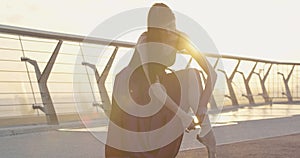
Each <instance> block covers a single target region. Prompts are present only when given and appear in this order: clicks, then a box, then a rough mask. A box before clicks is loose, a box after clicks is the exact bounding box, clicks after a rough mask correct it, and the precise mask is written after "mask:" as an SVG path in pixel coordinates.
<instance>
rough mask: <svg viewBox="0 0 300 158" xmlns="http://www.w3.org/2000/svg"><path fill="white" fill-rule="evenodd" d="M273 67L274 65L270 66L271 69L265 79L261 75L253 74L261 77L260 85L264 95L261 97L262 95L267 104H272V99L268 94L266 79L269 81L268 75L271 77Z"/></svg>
mask: <svg viewBox="0 0 300 158" xmlns="http://www.w3.org/2000/svg"><path fill="white" fill-rule="evenodd" d="M272 65H273V64H271V65H270V67H269V68H268V70H267V73H266V74H265V75H264V77H263V78H261V76H260V74H259V73H257V72H253V73H254V74H256V75H258V77H259V80H260V85H261V88H262V94H261V95H262V97H263V98H264V100H265V103H270V102H271V100H270V97H269V94H268V92H267V89H266V86H265V82H266V79H267V77H268V75H269V73H270V70H271V68H272Z"/></svg>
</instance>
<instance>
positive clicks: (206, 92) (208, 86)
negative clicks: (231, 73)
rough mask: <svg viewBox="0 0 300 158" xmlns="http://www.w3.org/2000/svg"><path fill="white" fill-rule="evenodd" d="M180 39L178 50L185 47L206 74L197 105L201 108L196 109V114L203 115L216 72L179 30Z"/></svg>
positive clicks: (214, 81) (215, 78)
mask: <svg viewBox="0 0 300 158" xmlns="http://www.w3.org/2000/svg"><path fill="white" fill-rule="evenodd" d="M179 34H180V39H179V42H178V46H177V47H178V48H177V49H178V50H183V49H185V50H186V52H187V54H189V55H191V56H192V57H193V58H194V59H195V60H196V62H197V63H198V64H199V66H200V67H201V68H202V69H203V71H204V72H205V73H206V75H207V81H206V83H205V88H204V90H203V93H202V94H201V97H200V101H199V106H201V107H202V108H198V111H197V113H196V114H198V115H203V114H205V113H206V110H207V104H208V102H209V101H210V97H211V95H212V92H213V89H214V86H215V83H216V80H217V73H216V72H215V70H214V68H213V67H212V65H211V64H210V63H209V62H208V60H207V59H206V57H205V56H204V55H203V54H202V53H201V52H200V51H198V49H197V48H196V47H195V46H194V45H193V44H192V42H191V41H190V40H189V38H188V37H187V36H186V35H185V34H183V33H181V32H179Z"/></svg>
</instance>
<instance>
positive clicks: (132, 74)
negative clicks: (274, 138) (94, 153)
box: [105, 3, 215, 158]
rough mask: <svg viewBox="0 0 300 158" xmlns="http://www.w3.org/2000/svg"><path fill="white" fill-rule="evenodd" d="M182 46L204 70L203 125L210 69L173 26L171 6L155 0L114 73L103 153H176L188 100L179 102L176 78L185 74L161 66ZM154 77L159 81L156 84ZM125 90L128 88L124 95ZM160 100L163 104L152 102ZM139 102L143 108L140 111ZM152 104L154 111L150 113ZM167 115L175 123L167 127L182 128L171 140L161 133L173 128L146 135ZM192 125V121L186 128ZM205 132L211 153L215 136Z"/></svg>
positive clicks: (161, 156) (169, 156)
mask: <svg viewBox="0 0 300 158" xmlns="http://www.w3.org/2000/svg"><path fill="white" fill-rule="evenodd" d="M183 49H185V50H187V52H190V53H191V52H192V53H191V54H193V55H192V56H193V57H194V58H195V59H196V60H197V62H198V63H199V65H200V66H201V67H202V69H203V70H204V71H205V72H206V74H207V75H208V78H207V83H206V86H205V89H204V91H203V93H202V94H201V97H200V98H201V99H200V100H199V104H198V105H200V108H198V111H195V113H196V116H197V117H198V118H199V119H200V122H201V123H200V125H201V126H202V122H205V125H206V127H205V128H210V123H209V120H208V119H204V118H207V117H205V116H206V110H207V108H206V107H207V103H208V101H209V98H210V95H211V93H212V89H213V86H214V82H215V73H214V71H213V69H212V68H211V66H210V64H209V63H208V62H207V61H206V59H205V57H203V56H199V53H198V52H196V49H194V48H193V47H192V46H191V44H189V41H188V39H187V38H186V36H184V35H183V34H182V33H180V32H179V31H177V30H176V24H175V16H174V14H173V12H172V11H171V9H170V8H169V7H168V6H166V5H165V4H162V3H157V4H154V5H153V6H152V7H151V9H150V11H149V14H148V30H147V32H144V33H143V34H142V35H141V36H140V38H139V40H138V43H137V46H136V49H135V52H134V54H133V57H132V60H131V61H130V63H129V65H128V66H127V67H126V68H124V69H123V70H122V71H121V72H120V73H119V74H118V75H117V76H116V79H115V84H114V92H113V97H112V98H113V99H112V110H111V115H110V120H111V122H110V124H109V128H108V137H107V144H106V148H105V155H106V157H107V158H113V157H114V158H116V157H118V158H125V157H129V158H132V157H145V158H175V157H176V155H177V153H178V151H179V148H180V144H181V141H182V137H183V133H184V132H183V131H184V129H185V126H184V124H185V123H186V122H184V121H182V120H184V119H185V118H186V120H189V118H188V116H186V112H187V111H188V106H184V107H183V108H179V107H178V106H179V105H180V104H182V102H183V100H185V99H184V98H187V97H182V96H184V95H185V94H184V93H183V92H184V87H182V86H181V84H182V83H181V80H182V79H180V78H185V76H186V75H185V74H184V73H185V72H183V71H181V72H178V73H177V72H176V73H168V74H167V73H166V70H167V69H168V67H169V66H171V65H173V64H174V62H175V58H176V52H177V51H179V50H183ZM178 76H179V78H178ZM180 76H181V77H180ZM127 80H128V85H127V83H126V81H127ZM183 80H184V79H183ZM198 81H199V80H198ZM124 83H125V85H124ZM157 83H159V85H161V86H159V87H158V88H157V87H156V89H155V86H156V85H157ZM153 85H155V86H153ZM120 87H123V88H120ZM153 87H154V88H153ZM123 89H125V91H124V90H123ZM127 91H128V92H129V93H130V94H128V95H127V94H126V92H127ZM151 93H152V95H151ZM165 95H166V96H165ZM132 100H133V101H132ZM155 100H156V101H155ZM151 103H154V104H151ZM160 103H162V106H157V105H159V104H160ZM133 105H134V106H133ZM149 105H151V106H149ZM132 107H133V108H132ZM144 108H145V109H147V110H146V111H143V109H144ZM156 109H158V110H156ZM152 110H154V111H153V113H151V114H149V111H152ZM194 110H195V109H194ZM202 120H203V121H202ZM205 120H208V121H205ZM172 121H173V123H174V124H173V126H172V128H173V129H174V130H175V129H176V130H177V131H181V132H180V133H179V134H178V135H175V136H174V137H173V139H172V141H169V140H170V139H168V141H167V138H165V137H168V135H172V134H173V133H176V132H175V131H172V129H171V130H169V131H162V132H160V133H159V135H156V137H153V136H152V135H151V132H155V131H159V130H160V129H163V127H165V126H168V123H169V122H172ZM195 125H196V124H191V125H190V127H189V129H192V128H193V127H194V126H195ZM132 133H135V134H132ZM140 133H141V135H140ZM148 133H150V134H148ZM208 133H209V136H210V139H208V140H212V142H213V143H208V144H210V146H212V147H210V148H208V149H209V151H210V153H212V154H211V155H214V153H215V150H214V149H215V141H214V136H213V134H212V131H211V130H210V132H208ZM154 138H155V139H154ZM197 138H198V140H201V141H203V140H206V139H203V137H200V136H199V135H198V136H197ZM205 143H206V142H205ZM205 143H204V144H205ZM206 146H209V145H206Z"/></svg>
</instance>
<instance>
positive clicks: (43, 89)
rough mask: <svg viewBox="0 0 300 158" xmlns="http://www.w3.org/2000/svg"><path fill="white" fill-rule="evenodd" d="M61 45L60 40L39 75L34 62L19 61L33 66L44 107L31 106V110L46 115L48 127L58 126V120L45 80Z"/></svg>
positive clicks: (38, 69)
mask: <svg viewBox="0 0 300 158" xmlns="http://www.w3.org/2000/svg"><path fill="white" fill-rule="evenodd" d="M61 45H62V41H61V40H60V41H59V42H58V44H57V45H56V47H55V49H54V51H53V53H52V55H51V57H50V59H49V61H48V62H47V65H46V67H45V69H44V71H43V73H41V71H40V68H39V66H38V64H37V62H36V61H35V60H32V59H29V58H26V57H21V61H25V62H29V63H30V64H32V65H33V67H34V69H35V74H36V77H37V81H38V85H39V90H40V94H41V98H42V102H43V105H44V106H38V105H33V109H40V110H41V111H43V112H44V113H45V115H46V120H47V123H48V124H49V125H57V124H59V122H58V118H57V115H56V112H55V108H54V105H53V102H52V99H51V96H50V92H49V89H48V87H47V80H48V78H49V75H50V73H51V70H52V68H53V65H54V63H55V60H56V57H57V55H58V52H59V50H60V47H61Z"/></svg>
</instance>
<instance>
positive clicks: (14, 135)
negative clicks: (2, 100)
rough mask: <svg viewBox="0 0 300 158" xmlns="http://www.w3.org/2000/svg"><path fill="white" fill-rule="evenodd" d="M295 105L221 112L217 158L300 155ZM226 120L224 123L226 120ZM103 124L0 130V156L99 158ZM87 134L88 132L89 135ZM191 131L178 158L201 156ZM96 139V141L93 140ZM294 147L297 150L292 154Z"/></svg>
mask: <svg viewBox="0 0 300 158" xmlns="http://www.w3.org/2000/svg"><path fill="white" fill-rule="evenodd" d="M299 111H300V107H299V105H298V106H295V105H294V106H292V105H284V106H283V105H278V106H276V105H274V106H273V107H267V106H266V107H255V108H245V109H240V110H239V111H236V112H230V113H224V114H222V116H221V117H224V118H226V119H218V122H216V123H215V127H214V132H215V135H216V139H217V144H218V150H217V152H218V156H219V157H221V158H223V157H225V158H226V157H230V158H234V157H244V158H248V157H249V158H253V157H254V158H256V157H257V158H260V157H264V158H269V157H270V158H271V157H300V153H299V151H298V149H299V148H300V147H299V144H300V126H299V125H300V115H298V114H300V113H299ZM228 117H230V119H229V118H228ZM105 122H106V121H105V120H104V121H103V120H99V121H98V122H95V125H97V127H96V128H94V129H89V130H87V129H86V128H84V127H83V126H82V124H80V123H76V122H75V123H68V124H61V125H60V126H47V125H42V126H36V125H35V126H26V127H25V126H24V127H13V128H2V129H0V152H1V156H0V157H6V158H23V157H31V158H39V157H46V158H47V157H49V158H52V157H64V158H67V157H70V158H71V157H72V158H77V157H78V158H79V157H91V158H94V157H95V158H96V157H100V158H101V157H103V156H104V143H103V142H101V141H99V140H100V139H99V137H100V138H101V137H104V136H105V132H106V124H105ZM91 130H92V131H93V132H91ZM1 133H2V134H1ZM196 134H197V131H193V132H191V133H188V134H185V136H184V139H183V143H182V146H181V152H180V153H179V155H178V158H183V157H191V158H193V157H206V156H205V155H206V151H205V149H204V148H203V146H202V145H201V144H200V143H199V142H197V141H196V139H195V136H196ZM97 137H98V139H97ZM296 149H297V150H296Z"/></svg>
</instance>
